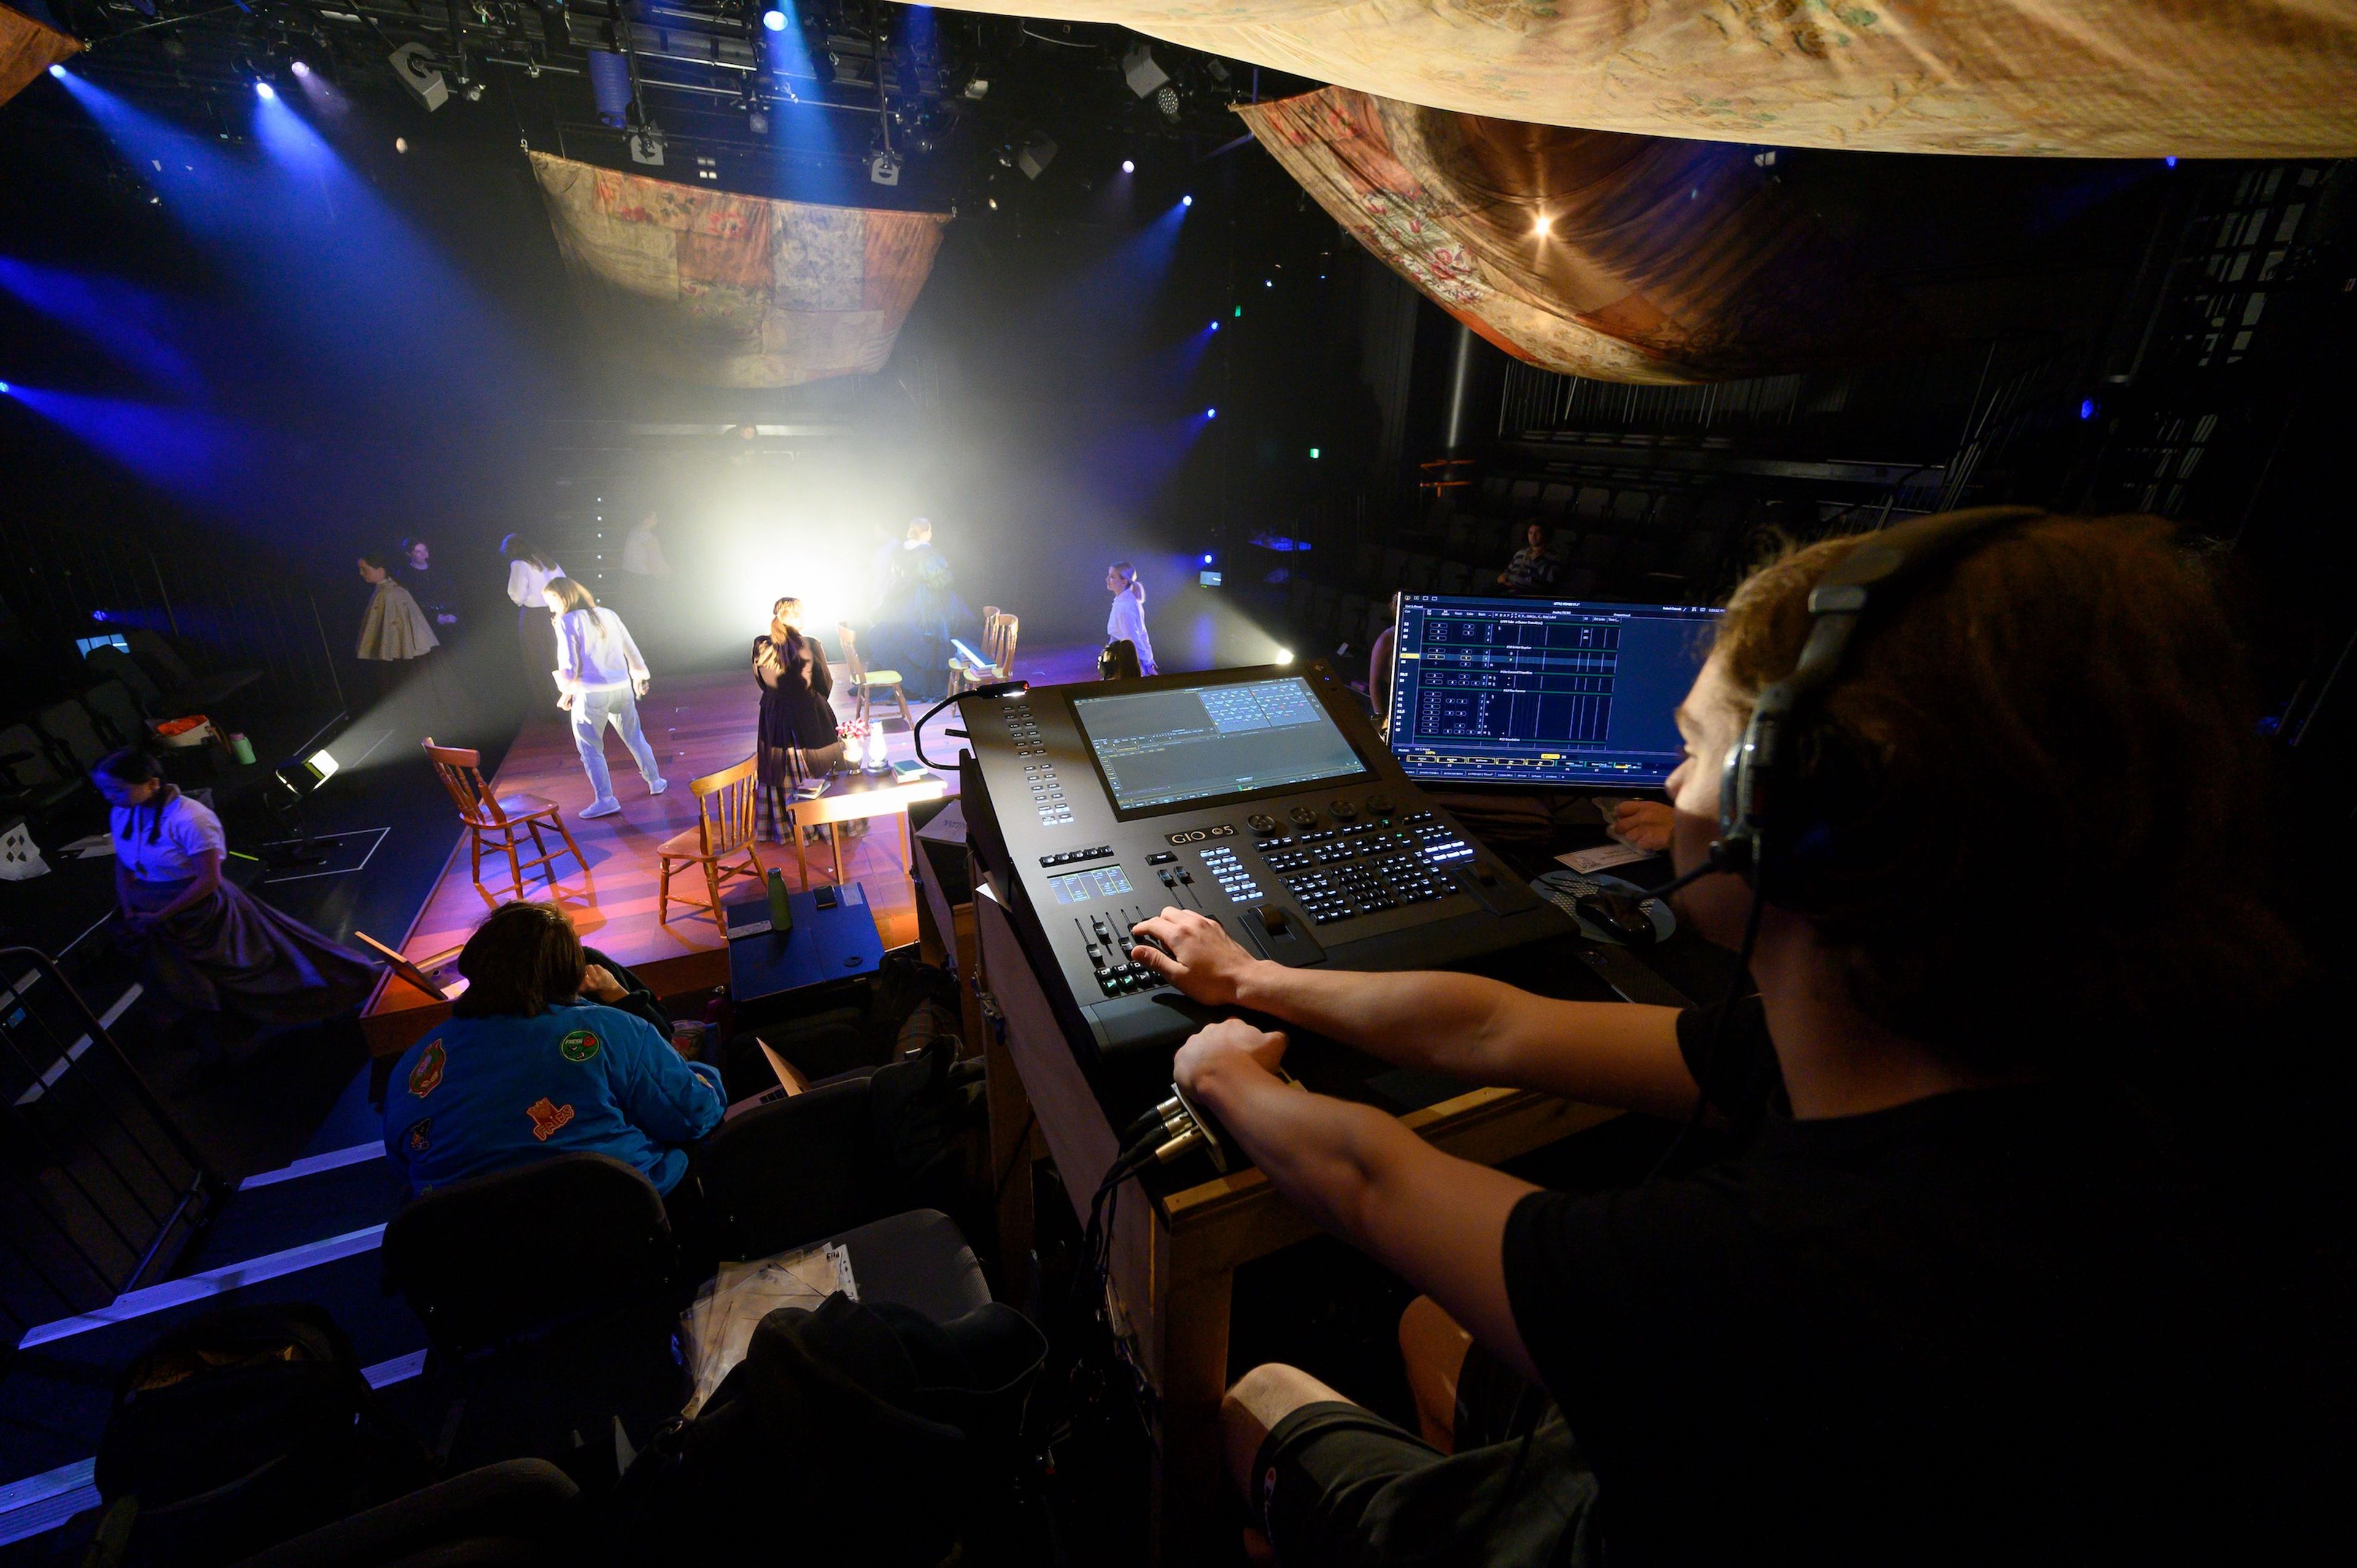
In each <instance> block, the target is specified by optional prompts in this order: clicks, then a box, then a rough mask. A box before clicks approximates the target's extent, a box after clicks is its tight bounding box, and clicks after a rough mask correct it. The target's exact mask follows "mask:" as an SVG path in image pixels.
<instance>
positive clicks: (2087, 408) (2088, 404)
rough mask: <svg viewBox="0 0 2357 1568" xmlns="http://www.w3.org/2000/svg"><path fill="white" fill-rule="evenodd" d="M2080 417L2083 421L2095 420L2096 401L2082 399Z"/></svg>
mask: <svg viewBox="0 0 2357 1568" xmlns="http://www.w3.org/2000/svg"><path fill="white" fill-rule="evenodd" d="M2079 417H2080V418H2082V419H2093V418H2094V417H2095V400H2094V399H2093V398H2091V397H2090V398H2082V399H2081V400H2080V401H2079Z"/></svg>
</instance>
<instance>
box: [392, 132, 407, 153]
mask: <svg viewBox="0 0 2357 1568" xmlns="http://www.w3.org/2000/svg"><path fill="white" fill-rule="evenodd" d="M408 150H409V138H408V137H406V136H395V137H394V138H393V151H394V152H396V153H405V152H407V151H408Z"/></svg>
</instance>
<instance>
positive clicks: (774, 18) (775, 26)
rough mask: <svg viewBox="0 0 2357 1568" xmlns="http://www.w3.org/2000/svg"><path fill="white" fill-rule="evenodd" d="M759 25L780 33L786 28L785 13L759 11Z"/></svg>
mask: <svg viewBox="0 0 2357 1568" xmlns="http://www.w3.org/2000/svg"><path fill="white" fill-rule="evenodd" d="M761 26H763V27H767V28H769V29H770V31H771V32H773V33H782V32H784V31H785V30H786V14H785V13H784V12H783V11H764V12H762V13H761Z"/></svg>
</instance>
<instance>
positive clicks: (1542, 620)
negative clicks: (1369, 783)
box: [1391, 594, 1722, 787]
mask: <svg viewBox="0 0 2357 1568" xmlns="http://www.w3.org/2000/svg"><path fill="white" fill-rule="evenodd" d="M1721 613H1722V612H1721V611H1719V610H1717V609H1711V608H1707V607H1702V606H1697V605H1618V604H1589V603H1581V602H1577V601H1573V600H1564V599H1555V600H1548V599H1490V598H1471V597H1465V596H1454V595H1444V594H1403V595H1401V596H1400V617H1399V634H1398V639H1397V642H1396V645H1395V649H1394V654H1393V666H1392V706H1391V746H1392V754H1393V755H1394V756H1395V757H1398V758H1399V760H1400V765H1401V766H1402V767H1403V768H1405V769H1406V770H1407V774H1408V777H1410V778H1412V779H1457V780H1460V781H1465V780H1480V781H1496V782H1510V783H1519V784H1573V785H1618V786H1630V787H1639V786H1658V785H1660V784H1662V783H1663V781H1665V780H1666V779H1668V778H1669V776H1670V770H1671V769H1672V768H1675V767H1676V766H1677V765H1678V759H1679V757H1680V756H1681V755H1682V752H1681V749H1680V743H1679V739H1678V730H1677V725H1676V724H1675V722H1674V720H1673V719H1672V718H1671V716H1670V715H1671V714H1673V713H1674V712H1675V711H1676V709H1677V705H1678V703H1680V702H1681V701H1683V700H1684V697H1685V694H1686V688H1687V687H1689V686H1691V685H1692V684H1694V678H1695V671H1697V670H1699V669H1701V668H1702V660H1703V656H1704V654H1705V653H1706V652H1707V651H1708V650H1709V643H1710V634H1711V628H1712V625H1713V623H1714V622H1715V621H1716V620H1717V618H1718V617H1719V615H1720V614H1721Z"/></svg>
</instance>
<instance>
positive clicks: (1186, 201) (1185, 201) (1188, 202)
mask: <svg viewBox="0 0 2357 1568" xmlns="http://www.w3.org/2000/svg"><path fill="white" fill-rule="evenodd" d="M1194 205H1195V199H1194V198H1193V197H1191V196H1182V197H1180V198H1179V206H1181V207H1192V206H1194Z"/></svg>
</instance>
